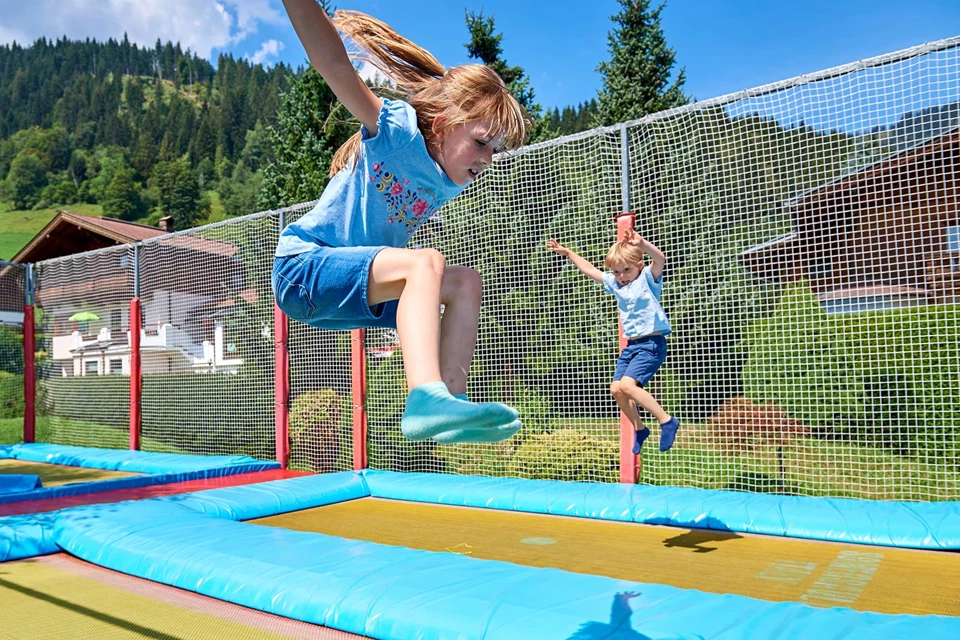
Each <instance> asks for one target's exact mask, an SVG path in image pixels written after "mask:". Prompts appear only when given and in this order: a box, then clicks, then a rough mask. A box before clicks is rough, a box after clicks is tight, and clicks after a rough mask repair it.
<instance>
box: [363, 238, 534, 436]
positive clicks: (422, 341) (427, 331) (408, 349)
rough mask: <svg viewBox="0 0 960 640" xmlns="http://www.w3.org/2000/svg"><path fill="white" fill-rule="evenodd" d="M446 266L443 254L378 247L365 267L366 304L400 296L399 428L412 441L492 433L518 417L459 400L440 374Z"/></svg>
mask: <svg viewBox="0 0 960 640" xmlns="http://www.w3.org/2000/svg"><path fill="white" fill-rule="evenodd" d="M445 267H446V263H445V261H444V258H443V256H442V255H441V254H440V253H439V252H437V251H435V250H432V249H422V250H410V249H394V248H387V249H383V250H381V251H380V252H379V253H378V254H377V256H376V257H375V258H374V260H373V263H372V265H371V267H370V273H369V281H368V285H367V301H368V303H369V304H370V305H371V306H372V305H375V304H379V303H381V302H387V301H390V300H397V299H399V302H398V305H397V333H398V335H399V337H400V347H401V348H402V349H403V353H404V359H403V361H404V369H405V372H406V375H407V386H408V388H409V390H410V393H409V395H408V396H407V407H406V410H405V411H404V415H403V420H402V421H401V429H402V430H403V433H404V435H405V436H407V437H408V438H410V439H413V440H424V439H427V438H432V437H435V436H438V435H440V434H443V433H445V432H448V431H454V430H457V431H458V430H462V429H464V428H467V427H469V428H471V429H484V430H487V431H489V432H490V434H489V435H490V436H491V437H493V436H494V435H497V434H498V433H500V431H501V429H502V427H505V426H507V425H510V424H512V423H513V422H514V421H516V420H517V418H518V417H519V414H518V413H517V411H516V410H515V409H512V408H511V407H508V406H506V405H504V404H500V403H483V404H475V403H472V402H464V401H462V400H458V399H456V398H454V397H453V396H452V395H450V392H449V391H448V389H447V386H446V385H445V384H444V382H443V378H442V376H441V375H440V291H441V288H442V281H443V275H444V271H445ZM431 309H434V310H436V311H435V312H434V313H431V312H430V310H431ZM474 340H475V338H474ZM463 376H464V380H465V379H466V374H465V373H464V374H463ZM464 386H465V383H464ZM504 437H509V436H504ZM501 439H502V438H501Z"/></svg>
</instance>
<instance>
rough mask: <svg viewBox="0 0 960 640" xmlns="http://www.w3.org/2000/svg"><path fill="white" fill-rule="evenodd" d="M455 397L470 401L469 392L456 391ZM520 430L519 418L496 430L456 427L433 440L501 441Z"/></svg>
mask: <svg viewBox="0 0 960 640" xmlns="http://www.w3.org/2000/svg"><path fill="white" fill-rule="evenodd" d="M453 397H454V398H456V399H457V400H464V401H467V402H469V400H468V399H467V394H465V393H455V394H454V395H453ZM518 431H520V420H519V419H517V420H514V421H513V422H511V423H509V424H505V425H503V426H500V427H497V428H496V429H495V430H491V429H471V428H465V429H454V430H451V431H447V432H445V433H441V434H440V435H437V436H434V437H433V440H434V441H436V442H439V443H440V444H456V443H458V442H500V441H501V440H506V439H507V438H509V437H511V436H513V435H514V434H515V433H517V432H518Z"/></svg>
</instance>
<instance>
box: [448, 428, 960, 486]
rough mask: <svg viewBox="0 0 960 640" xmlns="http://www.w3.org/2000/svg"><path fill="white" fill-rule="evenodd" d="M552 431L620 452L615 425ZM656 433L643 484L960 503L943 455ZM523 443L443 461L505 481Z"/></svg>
mask: <svg viewBox="0 0 960 640" xmlns="http://www.w3.org/2000/svg"><path fill="white" fill-rule="evenodd" d="M546 428H547V430H549V431H550V432H553V433H556V432H557V431H560V430H570V429H573V430H578V431H582V432H584V433H586V434H589V435H590V436H591V437H593V438H596V439H598V440H601V441H604V442H609V443H610V444H611V445H612V446H611V447H610V448H611V449H612V450H614V451H615V450H616V449H615V447H616V443H618V441H619V436H618V433H619V422H618V421H617V420H616V419H602V418H601V419H597V418H560V419H555V420H552V421H551V422H550V423H549V424H548V425H546ZM651 430H652V431H653V433H652V436H651V438H650V439H649V440H648V441H647V443H646V445H644V448H643V456H642V471H641V476H640V482H641V483H642V484H651V485H658V486H680V487H699V488H703V489H728V490H743V491H753V492H761V493H782V494H792V495H806V496H819V497H827V496H830V497H850V498H864V499H876V500H920V501H932V500H957V499H960V470H957V469H956V467H955V465H950V464H949V461H947V460H945V459H943V458H942V457H941V458H937V457H933V456H931V457H930V458H924V459H920V458H918V457H912V456H900V455H897V454H895V453H891V452H890V451H888V450H885V449H880V448H876V447H871V446H867V445H862V444H857V443H853V442H837V441H827V440H820V439H816V438H799V439H797V440H795V441H792V442H790V443H788V444H786V445H784V446H783V447H782V449H780V450H778V448H777V447H776V446H772V445H768V444H767V445H763V444H762V445H756V444H751V445H749V446H746V445H734V444H733V443H731V442H729V441H727V440H726V439H725V438H724V437H723V434H722V433H718V432H717V430H716V429H715V428H714V427H712V426H711V425H708V424H704V423H684V424H683V426H682V427H681V430H680V433H679V435H678V437H677V441H676V444H675V445H674V446H673V447H672V448H671V449H670V451H667V452H661V451H659V450H658V447H657V439H658V437H659V432H658V431H657V429H656V427H655V426H654V427H653V428H652V429H651ZM529 435H530V434H527V436H529ZM523 441H524V435H523V432H521V436H520V437H519V438H514V439H511V440H510V441H508V443H497V444H493V445H460V446H457V447H451V448H445V449H442V450H440V451H439V452H437V457H440V458H442V459H444V461H445V462H446V463H447V464H448V467H447V471H449V472H454V473H467V474H478V475H491V476H505V475H510V472H509V467H510V461H511V459H512V457H513V456H514V455H515V451H516V448H517V447H518V446H522V443H523ZM543 456H544V460H543V464H544V468H543V473H544V475H543V476H542V477H550V474H551V472H552V467H553V466H556V465H557V464H569V460H570V459H571V458H573V459H579V460H581V461H582V465H583V466H582V469H581V472H580V477H579V479H580V480H583V481H596V480H600V479H603V480H608V481H611V482H615V481H616V480H617V479H618V478H619V474H618V473H617V472H616V470H615V469H614V470H610V469H607V468H605V469H598V468H595V467H594V466H592V464H593V463H591V462H589V460H591V459H592V460H594V461H596V455H595V453H594V455H591V452H584V451H578V450H571V449H569V448H564V447H557V448H554V449H550V450H548V451H544V452H543ZM603 462H604V463H607V462H609V460H606V459H605V458H604V460H603ZM605 466H607V467H608V466H609V465H605ZM534 475H535V476H536V475H537V474H536V473H535V474H534Z"/></svg>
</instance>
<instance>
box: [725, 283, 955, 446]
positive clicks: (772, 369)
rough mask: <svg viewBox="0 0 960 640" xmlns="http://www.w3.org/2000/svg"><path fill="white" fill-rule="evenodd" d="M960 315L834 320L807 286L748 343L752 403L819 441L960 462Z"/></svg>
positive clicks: (946, 308)
mask: <svg viewBox="0 0 960 640" xmlns="http://www.w3.org/2000/svg"><path fill="white" fill-rule="evenodd" d="M958 326H960V306H958V305H935V306H926V307H912V308H905V309H894V310H888V311H870V312H862V313H848V314H838V315H828V314H826V313H825V312H824V311H823V310H822V309H821V307H820V305H819V303H818V302H817V299H816V297H815V296H814V295H813V293H812V292H811V290H810V288H809V287H808V286H807V285H806V283H802V282H801V283H798V284H796V285H793V286H791V287H788V288H787V289H786V290H785V293H784V296H783V298H782V299H781V301H780V304H779V305H778V307H777V309H776V310H775V312H774V313H773V314H772V315H771V316H770V317H769V318H767V319H765V320H762V321H760V322H757V323H756V324H755V325H754V326H753V327H752V329H751V331H750V332H749V333H748V334H747V343H748V345H749V354H750V355H749V357H748V359H747V363H746V365H745V367H744V371H743V379H744V389H745V392H746V395H747V396H748V397H749V398H750V399H751V400H753V401H754V402H757V403H763V402H774V403H776V404H778V405H780V406H781V407H783V408H784V409H785V410H786V412H787V414H789V415H790V416H791V417H793V418H797V419H799V420H801V421H802V422H803V423H804V424H805V425H806V426H808V427H811V429H812V432H813V435H815V436H816V435H819V436H822V437H830V438H844V439H855V440H858V441H863V442H867V443H869V444H874V445H876V446H881V447H885V448H888V449H895V450H898V451H900V452H901V453H907V452H918V451H923V450H925V449H926V450H927V451H929V449H928V447H930V446H935V447H936V448H938V449H940V451H942V452H945V453H947V454H948V455H950V456H952V457H954V458H956V457H957V442H956V440H955V436H954V433H956V430H957V429H958V428H960V375H958V370H960V341H958V340H957V336H956V333H957V327H958Z"/></svg>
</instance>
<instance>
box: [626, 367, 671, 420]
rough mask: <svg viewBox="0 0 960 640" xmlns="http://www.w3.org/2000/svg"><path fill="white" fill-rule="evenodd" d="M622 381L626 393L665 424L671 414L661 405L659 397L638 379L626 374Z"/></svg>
mask: <svg viewBox="0 0 960 640" xmlns="http://www.w3.org/2000/svg"><path fill="white" fill-rule="evenodd" d="M620 383H621V387H622V388H623V391H624V393H626V394H627V396H629V398H630V399H631V400H633V401H634V402H636V403H637V404H638V405H640V406H641V407H643V408H644V409H646V410H647V411H649V412H650V413H651V414H653V417H654V418H656V419H657V422H659V423H660V424H663V423H664V422H666V421H668V420H669V419H670V414H669V413H667V412H666V411H664V410H663V407H661V406H660V403H659V402H657V399H656V398H654V397H653V396H652V395H650V392H649V391H647V390H646V389H644V388H643V387H641V386H640V385H639V384H637V381H636V380H634V379H633V378H630V377H627V376H624V377H623V378H622V379H621V381H620Z"/></svg>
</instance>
